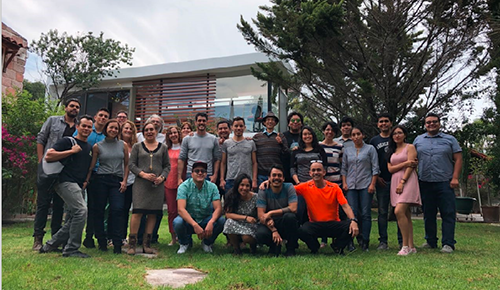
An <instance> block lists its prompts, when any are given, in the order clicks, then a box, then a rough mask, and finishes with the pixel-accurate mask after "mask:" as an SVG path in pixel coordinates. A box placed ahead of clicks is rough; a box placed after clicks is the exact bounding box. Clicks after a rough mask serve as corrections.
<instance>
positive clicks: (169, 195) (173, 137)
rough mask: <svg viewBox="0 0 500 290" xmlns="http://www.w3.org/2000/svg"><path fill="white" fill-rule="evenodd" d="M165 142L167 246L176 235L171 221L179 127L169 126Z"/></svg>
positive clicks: (173, 217)
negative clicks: (167, 168) (167, 167)
mask: <svg viewBox="0 0 500 290" xmlns="http://www.w3.org/2000/svg"><path fill="white" fill-rule="evenodd" d="M166 137H167V138H165V143H167V147H168V157H169V158H170V173H169V174H168V177H167V181H166V182H165V183H164V184H165V200H166V201H167V208H168V209H167V211H168V230H169V232H170V235H171V236H172V241H171V242H170V243H169V244H168V245H169V246H173V245H175V243H176V242H177V236H176V235H175V231H174V227H173V224H172V223H173V221H174V219H175V218H176V217H177V186H178V183H177V161H178V160H179V154H180V152H181V142H182V137H181V130H180V128H179V127H176V126H170V127H168V129H167V134H166Z"/></svg>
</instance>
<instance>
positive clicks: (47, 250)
mask: <svg viewBox="0 0 500 290" xmlns="http://www.w3.org/2000/svg"><path fill="white" fill-rule="evenodd" d="M38 252H40V254H46V253H61V252H62V250H60V249H58V248H57V247H52V246H51V245H49V244H45V245H43V247H41V248H40V250H39V251H38Z"/></svg>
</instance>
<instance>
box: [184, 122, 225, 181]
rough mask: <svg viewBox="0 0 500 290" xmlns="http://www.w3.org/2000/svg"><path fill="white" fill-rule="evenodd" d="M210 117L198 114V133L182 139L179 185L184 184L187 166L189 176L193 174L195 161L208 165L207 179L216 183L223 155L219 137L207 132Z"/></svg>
mask: <svg viewBox="0 0 500 290" xmlns="http://www.w3.org/2000/svg"><path fill="white" fill-rule="evenodd" d="M207 121H208V115H207V114H205V113H198V114H196V116H195V122H196V132H195V133H194V134H193V136H186V137H185V138H184V139H182V145H181V152H180V154H179V161H178V166H177V179H178V180H179V185H181V184H182V182H183V180H182V173H183V172H184V167H185V166H186V164H187V175H188V176H189V175H190V174H191V169H192V166H193V164H194V162H195V161H201V162H204V163H206V164H207V165H208V166H207V173H208V175H207V178H209V179H210V181H211V182H212V183H215V181H216V180H217V177H218V173H219V165H220V159H221V153H220V148H219V141H218V140H217V137H215V136H214V135H212V134H210V133H208V132H207Z"/></svg>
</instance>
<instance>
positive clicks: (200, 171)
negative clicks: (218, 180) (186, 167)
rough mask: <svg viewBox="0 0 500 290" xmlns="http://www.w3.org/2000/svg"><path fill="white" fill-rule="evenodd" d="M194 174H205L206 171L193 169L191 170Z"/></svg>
mask: <svg viewBox="0 0 500 290" xmlns="http://www.w3.org/2000/svg"><path fill="white" fill-rule="evenodd" d="M193 172H194V173H196V174H205V173H207V171H206V170H205V169H195V170H193Z"/></svg>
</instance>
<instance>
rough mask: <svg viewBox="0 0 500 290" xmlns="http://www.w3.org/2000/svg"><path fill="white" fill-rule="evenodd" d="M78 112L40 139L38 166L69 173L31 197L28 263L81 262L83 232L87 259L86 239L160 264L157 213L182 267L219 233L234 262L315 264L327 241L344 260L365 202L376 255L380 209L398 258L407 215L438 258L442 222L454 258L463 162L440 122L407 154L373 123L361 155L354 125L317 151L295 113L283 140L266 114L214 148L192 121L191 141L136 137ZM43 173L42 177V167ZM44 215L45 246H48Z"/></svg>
mask: <svg viewBox="0 0 500 290" xmlns="http://www.w3.org/2000/svg"><path fill="white" fill-rule="evenodd" d="M79 108H80V103H79V101H78V100H76V99H70V100H68V101H67V102H66V103H65V112H66V114H65V115H64V116H56V117H50V118H49V119H48V120H47V121H46V122H45V123H44V125H43V127H42V129H41V131H40V133H39V134H38V138H37V153H38V158H39V161H40V162H41V161H42V158H45V160H46V161H47V162H54V161H61V162H62V163H64V164H66V166H65V167H64V169H63V171H62V172H61V173H60V174H59V177H58V179H57V180H55V181H47V180H46V179H42V178H39V181H38V184H37V186H38V197H37V212H36V217H35V225H34V227H35V230H34V235H33V236H34V244H33V249H34V250H38V251H40V252H41V253H46V252H52V251H58V248H59V247H60V246H63V249H62V253H63V256H65V257H67V256H71V257H88V255H87V254H85V253H82V252H81V251H79V248H80V246H81V241H82V236H83V233H82V232H83V229H84V226H85V224H87V227H86V230H85V233H86V237H85V239H84V241H83V245H84V246H85V247H87V248H93V247H95V241H94V237H95V238H96V239H97V243H98V249H99V250H101V251H107V249H108V246H110V245H111V244H112V245H113V252H114V253H117V254H119V253H121V252H122V247H123V245H124V244H126V243H128V249H127V253H128V254H131V255H133V254H135V253H136V249H137V245H142V249H143V252H145V253H156V252H157V250H155V249H153V248H152V246H151V244H154V243H156V242H157V241H158V229H159V227H160V224H161V220H162V217H163V205H164V203H166V204H167V208H168V227H169V232H170V234H171V242H170V244H169V245H175V244H177V243H178V244H179V249H178V251H177V253H178V254H183V253H185V252H186V251H188V249H189V248H190V247H192V246H193V239H192V236H193V235H194V234H196V235H197V236H198V238H199V239H200V240H202V242H201V246H202V248H203V250H204V251H205V252H208V253H210V252H212V251H213V244H214V242H215V240H216V239H217V237H218V236H219V235H220V234H221V233H223V234H224V235H225V236H226V239H227V243H228V245H230V246H232V247H233V250H234V254H235V255H241V253H242V250H243V249H244V247H246V246H248V247H249V249H250V252H251V253H255V252H256V249H257V245H258V244H263V245H267V246H268V247H269V253H270V254H272V255H280V254H281V252H282V246H283V247H285V248H286V251H285V255H286V256H293V255H295V250H296V249H297V248H298V240H299V239H300V240H302V241H303V242H304V243H305V244H306V245H307V247H308V248H309V249H310V251H311V253H317V252H318V250H319V249H320V248H322V247H325V246H327V244H328V238H331V239H332V242H331V244H330V246H331V247H332V249H333V250H334V252H335V253H337V254H340V255H343V254H344V251H345V250H346V251H353V250H355V249H356V247H355V246H354V242H353V240H354V238H357V241H358V243H359V245H360V246H361V249H362V250H363V251H368V249H369V242H370V232H371V222H372V219H371V204H372V198H373V195H374V194H376V195H377V201H378V228H379V245H378V247H377V249H378V250H386V249H388V242H387V241H388V237H387V227H388V226H387V224H388V213H389V209H390V207H389V204H391V205H392V206H393V207H394V208H395V214H396V217H397V221H398V241H399V244H400V247H399V249H400V250H399V252H398V255H404V256H405V255H408V254H411V253H416V251H417V250H416V247H415V245H414V242H413V227H412V222H411V211H410V207H411V206H419V205H422V208H423V211H424V220H425V234H426V237H425V238H426V241H427V242H426V243H425V244H424V247H430V248H435V247H437V241H438V238H437V223H436V216H437V210H438V209H439V211H440V214H441V218H442V220H443V226H442V228H443V234H442V236H443V238H442V250H441V251H442V252H446V253H451V252H453V250H454V245H455V240H454V230H455V203H454V190H453V188H455V187H457V186H458V175H459V172H460V170H461V162H462V159H461V149H460V146H459V145H458V143H457V141H456V139H455V138H454V137H452V136H450V135H447V134H444V133H442V132H440V119H439V116H437V115H435V114H432V113H431V114H429V115H428V116H427V117H426V118H425V128H426V131H427V132H426V133H424V134H422V135H420V136H418V137H417V139H415V142H414V143H413V144H408V143H406V137H407V135H408V133H407V131H406V129H405V128H404V127H403V126H395V127H393V126H392V119H391V117H390V116H389V115H388V114H381V115H380V116H378V122H377V126H378V128H379V129H380V134H379V135H377V136H375V137H373V138H372V139H371V140H370V144H366V143H365V142H364V139H365V138H366V136H365V134H364V131H363V130H362V129H361V128H359V127H356V126H354V122H353V120H352V119H351V118H349V117H344V118H343V119H342V120H341V121H340V128H339V126H338V125H337V124H336V123H335V122H327V123H325V124H324V125H323V126H322V128H321V129H322V132H323V135H324V140H323V141H321V142H320V141H319V140H318V137H317V136H316V133H315V131H314V129H313V128H311V127H308V126H304V124H303V123H304V119H303V116H302V115H301V114H300V113H298V112H292V113H290V114H289V115H288V117H287V121H288V127H289V130H288V131H286V132H283V133H280V132H277V131H276V130H275V127H276V125H277V124H278V123H279V119H278V117H276V116H275V115H274V114H273V113H272V112H268V113H267V115H266V116H265V117H264V118H263V119H262V124H263V125H264V127H265V130H264V131H263V132H260V133H257V134H255V135H254V136H253V137H252V138H249V137H245V136H244V134H243V133H244V132H245V130H246V126H245V119H244V118H241V117H235V118H234V119H233V120H231V121H228V120H221V121H219V122H218V123H217V124H216V129H217V136H216V135H213V134H211V133H209V132H208V131H207V122H208V121H209V120H208V116H207V114H205V113H198V114H196V116H195V119H194V127H195V129H196V130H193V127H192V125H191V124H190V123H188V122H186V123H183V124H182V126H181V127H180V128H179V127H177V126H170V127H168V128H166V129H165V132H166V133H165V134H163V132H164V123H163V120H162V118H161V117H160V116H158V115H152V116H151V117H150V118H149V119H148V120H147V121H146V122H145V123H144V125H143V127H142V131H141V132H137V131H138V130H137V128H136V126H135V124H134V123H133V122H131V121H130V120H128V115H127V112H125V111H120V112H118V113H117V115H116V118H115V119H110V112H109V111H108V110H107V109H106V108H101V109H100V110H99V111H98V112H97V113H96V115H95V116H94V117H91V116H88V115H83V116H81V117H79V118H78V121H77V120H76V118H77V116H78V113H79ZM231 132H232V133H233V134H232V135H231ZM339 133H341V134H340V136H339V137H338V138H335V136H336V135H338V134H339ZM70 136H73V138H74V139H75V140H76V144H75V145H73V144H74V143H72V140H71V138H70ZM417 168H418V175H417V171H416V169H417ZM39 170H40V172H39V174H40V175H43V168H42V167H41V166H40V169H39ZM85 193H86V194H85ZM85 199H86V200H85ZM222 200H223V201H224V202H222ZM51 203H52V204H53V205H52V208H53V209H52V211H53V214H52V222H51V230H52V239H51V240H49V241H47V242H46V243H45V244H43V235H44V234H45V231H44V227H45V224H46V221H47V214H48V209H49V207H50V205H51ZM63 204H65V205H66V206H65V209H66V220H65V222H64V226H62V227H61V224H62V217H63V208H62V206H63ZM131 206H132V217H131V219H130V224H129V223H128V220H129V211H130V208H131ZM224 216H225V217H224ZM127 232H128V233H129V235H128V241H127V240H126V237H127ZM318 240H321V242H319V241H318Z"/></svg>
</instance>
